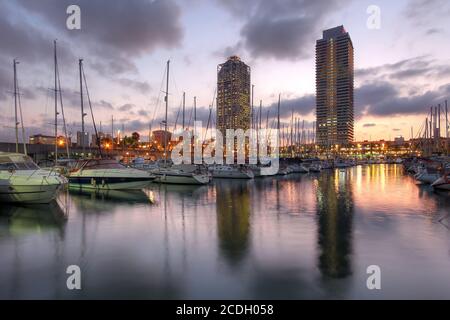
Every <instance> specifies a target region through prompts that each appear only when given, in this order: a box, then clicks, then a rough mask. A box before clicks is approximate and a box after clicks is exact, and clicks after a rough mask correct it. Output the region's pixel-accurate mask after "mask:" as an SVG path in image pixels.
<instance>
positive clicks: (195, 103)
mask: <svg viewBox="0 0 450 320" xmlns="http://www.w3.org/2000/svg"><path fill="white" fill-rule="evenodd" d="M195 121H197V97H194V128H195Z"/></svg>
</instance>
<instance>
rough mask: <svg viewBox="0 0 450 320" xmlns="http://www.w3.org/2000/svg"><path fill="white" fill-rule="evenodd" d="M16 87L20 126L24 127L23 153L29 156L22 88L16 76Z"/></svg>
mask: <svg viewBox="0 0 450 320" xmlns="http://www.w3.org/2000/svg"><path fill="white" fill-rule="evenodd" d="M16 87H17V93H16V94H17V96H18V97H17V98H18V102H19V112H20V125H21V127H22V141H23V153H24V154H25V155H27V143H26V141H25V127H24V125H23V115H22V100H21V98H20V88H19V79H18V76H17V75H16Z"/></svg>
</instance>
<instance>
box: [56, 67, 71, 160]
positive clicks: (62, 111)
mask: <svg viewBox="0 0 450 320" xmlns="http://www.w3.org/2000/svg"><path fill="white" fill-rule="evenodd" d="M56 78H57V79H58V89H59V102H60V105H61V115H62V118H63V130H64V136H65V139H66V141H65V143H66V152H67V159H69V158H70V150H69V139H68V136H67V126H66V116H65V114H64V104H63V98H62V89H61V79H60V77H59V65H58V64H56ZM57 140H58V137H55V143H58V141H57Z"/></svg>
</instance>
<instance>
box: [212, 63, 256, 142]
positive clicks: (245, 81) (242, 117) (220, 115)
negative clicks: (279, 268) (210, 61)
mask: <svg viewBox="0 0 450 320" xmlns="http://www.w3.org/2000/svg"><path fill="white" fill-rule="evenodd" d="M216 116H217V117H216V119H217V129H218V130H220V131H221V132H222V134H223V135H224V136H225V134H226V129H234V130H236V129H243V130H248V129H250V125H251V121H250V117H251V115H250V67H249V66H248V65H246V64H245V63H244V62H242V61H241V59H240V58H239V57H237V56H231V57H229V58H228V60H227V61H226V62H225V63H223V64H220V65H219V66H218V67H217V115H216Z"/></svg>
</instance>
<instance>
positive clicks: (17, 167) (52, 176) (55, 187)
mask: <svg viewBox="0 0 450 320" xmlns="http://www.w3.org/2000/svg"><path fill="white" fill-rule="evenodd" d="M66 184H67V179H66V178H65V177H63V176H62V175H60V174H59V173H58V172H56V171H51V170H50V171H47V170H42V169H41V168H40V167H39V166H38V165H37V164H36V163H34V162H33V160H32V159H31V158H30V157H28V156H26V155H24V154H19V153H9V152H0V202H10V203H21V204H45V203H50V202H52V201H53V200H55V198H56V196H57V195H58V192H59V191H60V190H61V189H62V188H63V187H64V186H65V185H66Z"/></svg>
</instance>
